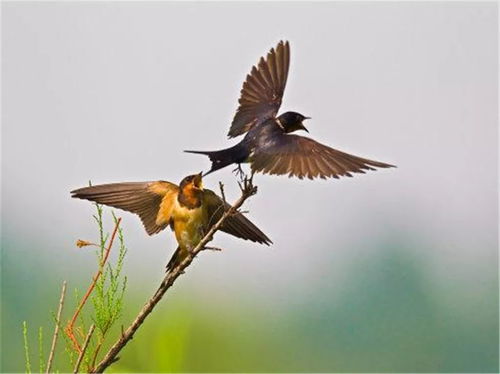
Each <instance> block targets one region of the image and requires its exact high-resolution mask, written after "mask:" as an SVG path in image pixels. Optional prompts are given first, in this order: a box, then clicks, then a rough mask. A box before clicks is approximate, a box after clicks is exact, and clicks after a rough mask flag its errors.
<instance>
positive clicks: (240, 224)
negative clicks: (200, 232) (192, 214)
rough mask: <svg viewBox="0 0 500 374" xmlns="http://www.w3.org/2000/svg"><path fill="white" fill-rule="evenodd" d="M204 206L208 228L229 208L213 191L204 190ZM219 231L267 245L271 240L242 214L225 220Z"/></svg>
mask: <svg viewBox="0 0 500 374" xmlns="http://www.w3.org/2000/svg"><path fill="white" fill-rule="evenodd" d="M203 197H204V204H205V207H206V209H207V212H208V220H209V227H211V226H212V225H214V224H216V223H217V221H219V219H221V217H222V215H223V214H224V211H225V210H227V209H229V208H230V205H229V204H227V203H226V204H225V208H224V201H223V200H222V199H221V198H220V197H219V196H217V195H216V194H215V193H214V192H213V191H210V190H207V189H205V190H204V196H203ZM221 230H222V231H224V232H226V233H228V234H231V235H233V236H236V237H238V238H241V239H245V240H251V241H252V242H257V243H263V244H267V245H269V244H270V243H272V242H271V239H269V238H268V237H267V236H266V234H264V233H263V232H262V231H260V230H259V228H258V227H257V226H255V225H254V224H253V223H252V222H250V221H249V220H248V219H247V218H246V217H245V216H244V215H243V214H241V213H239V212H238V213H236V214H234V215H231V216H229V217H227V218H226V220H225V221H224V223H223V225H222V227H221Z"/></svg>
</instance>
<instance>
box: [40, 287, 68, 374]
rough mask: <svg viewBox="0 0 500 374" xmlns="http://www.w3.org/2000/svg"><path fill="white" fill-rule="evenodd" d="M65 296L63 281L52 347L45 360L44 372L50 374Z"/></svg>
mask: <svg viewBox="0 0 500 374" xmlns="http://www.w3.org/2000/svg"><path fill="white" fill-rule="evenodd" d="M65 295H66V281H63V284H62V288H61V297H60V298H59V308H58V309H57V317H56V327H54V335H53V337H52V346H51V347H50V353H49V358H48V360H47V369H46V370H45V372H46V373H47V374H48V373H50V368H51V367H52V361H53V360H54V354H55V351H56V343H57V337H58V335H59V324H60V323H61V313H62V310H63V305H64V296H65Z"/></svg>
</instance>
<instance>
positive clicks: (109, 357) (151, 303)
mask: <svg viewBox="0 0 500 374" xmlns="http://www.w3.org/2000/svg"><path fill="white" fill-rule="evenodd" d="M256 193H257V187H254V186H253V184H252V181H251V179H246V183H245V189H243V190H242V193H241V196H240V198H239V199H238V200H237V201H236V202H235V203H234V204H233V205H232V206H231V207H230V208H229V209H228V210H227V211H226V212H225V213H224V214H223V215H222V217H221V218H220V219H219V220H218V221H217V223H215V225H213V226H212V227H211V228H210V230H208V232H207V233H206V235H205V236H204V237H203V239H202V240H201V241H200V242H199V243H198V245H197V246H196V247H195V248H194V249H193V250H192V251H191V252H190V253H189V254H188V256H187V257H186V258H185V259H184V260H183V261H182V262H181V263H180V264H178V265H177V266H176V267H175V268H173V269H172V270H171V271H170V272H168V273H167V274H166V275H165V278H163V281H162V282H161V283H160V286H159V287H158V289H157V290H156V292H155V293H154V295H153V296H152V297H151V299H149V300H148V302H147V303H146V304H145V305H144V307H143V308H142V309H141V311H140V312H139V314H138V315H137V317H136V318H135V320H134V321H133V322H132V324H131V325H130V326H129V327H128V328H127V330H125V331H124V332H123V331H122V334H121V336H120V338H119V339H118V340H117V341H116V342H115V344H113V346H112V347H111V348H110V349H109V351H108V352H107V353H106V355H105V356H104V358H103V359H102V361H101V362H100V363H99V365H97V367H95V368H94V369H93V370H92V371H91V372H92V373H102V372H103V371H104V370H105V369H106V368H107V367H108V366H109V365H111V364H112V363H113V362H115V361H117V360H118V357H117V355H118V353H120V351H121V350H122V349H123V348H124V347H125V345H126V344H127V343H128V342H129V341H130V340H131V339H132V338H133V336H134V334H135V332H136V331H137V329H138V328H139V327H140V326H141V325H142V323H143V322H144V320H145V319H146V317H147V316H148V315H149V314H150V313H151V312H152V311H153V309H154V307H155V306H156V304H158V302H159V301H160V300H161V299H162V297H163V295H164V294H165V292H166V291H167V290H168V289H169V288H170V287H172V285H173V284H174V282H175V281H176V279H177V278H178V277H179V276H180V275H181V274H183V273H184V269H185V268H187V267H188V266H189V265H190V264H191V262H192V261H193V259H194V258H195V257H196V255H197V254H198V253H199V252H200V251H202V250H204V249H205V248H206V245H207V243H208V242H210V241H211V240H212V239H213V236H214V234H215V232H216V231H217V230H219V229H220V227H221V226H222V224H223V223H224V221H225V220H226V218H228V217H229V216H230V215H232V214H233V213H234V212H236V211H237V210H238V209H239V208H240V207H241V206H242V205H243V203H244V202H245V201H246V200H247V199H248V198H249V197H250V196H252V195H255V194H256Z"/></svg>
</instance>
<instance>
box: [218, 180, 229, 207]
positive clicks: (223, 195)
mask: <svg viewBox="0 0 500 374" xmlns="http://www.w3.org/2000/svg"><path fill="white" fill-rule="evenodd" d="M219 188H220V194H221V196H222V201H224V206H226V204H227V201H226V193H225V192H224V183H222V182H219Z"/></svg>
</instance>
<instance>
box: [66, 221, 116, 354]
mask: <svg viewBox="0 0 500 374" xmlns="http://www.w3.org/2000/svg"><path fill="white" fill-rule="evenodd" d="M121 220H122V219H121V218H118V219H117V220H116V224H115V229H114V230H113V235H111V240H110V242H109V245H108V248H106V253H105V255H104V258H103V259H102V261H101V263H100V264H99V270H98V271H97V273H96V275H95V276H94V278H93V279H92V283H91V284H90V286H89V288H88V290H87V292H86V293H85V296H83V299H82V301H81V302H80V305H78V308H77V309H76V311H75V314H74V315H73V318H71V321H70V322H69V323H68V325H67V326H66V329H65V332H66V335H68V337H69V338H70V339H71V341H72V342H73V345H74V346H75V348H76V350H77V351H78V352H80V353H81V352H82V350H81V349H80V345H79V344H78V340H77V339H76V337H75V335H74V334H73V326H74V325H75V322H76V319H77V318H78V315H79V314H80V311H81V310H82V308H83V306H84V305H85V303H86V302H87V299H88V298H89V296H90V294H91V293H92V291H93V290H94V287H95V285H96V283H97V281H98V279H99V277H100V276H101V274H102V271H103V269H104V265H105V264H106V261H107V260H108V257H109V253H110V252H111V247H112V246H113V241H114V240H115V236H116V233H117V232H118V227H119V226H120V222H121Z"/></svg>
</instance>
